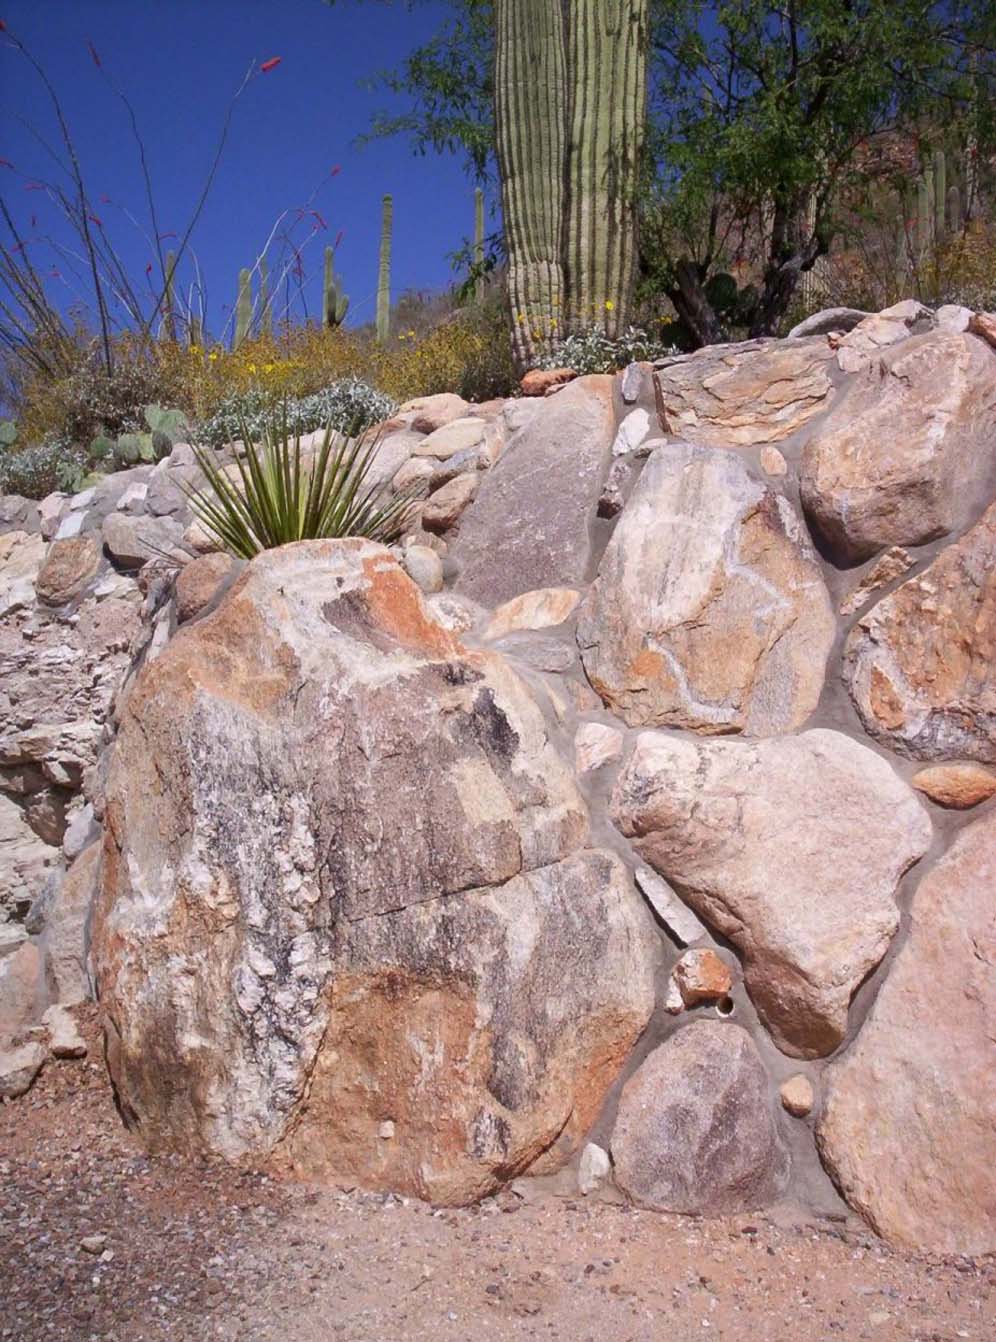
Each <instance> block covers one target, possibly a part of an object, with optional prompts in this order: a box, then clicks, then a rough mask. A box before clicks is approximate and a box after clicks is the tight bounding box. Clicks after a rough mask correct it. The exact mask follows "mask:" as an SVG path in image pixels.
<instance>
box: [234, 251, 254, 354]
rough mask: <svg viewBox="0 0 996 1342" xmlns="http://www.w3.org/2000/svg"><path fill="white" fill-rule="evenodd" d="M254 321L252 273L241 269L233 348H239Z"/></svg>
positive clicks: (236, 302)
mask: <svg viewBox="0 0 996 1342" xmlns="http://www.w3.org/2000/svg"><path fill="white" fill-rule="evenodd" d="M251 321H252V275H251V273H250V272H249V271H248V270H245V269H243V270H240V271H239V292H238V297H237V298H236V300H235V340H234V341H233V343H232V348H233V349H238V348H239V346H240V345H241V344H242V342H243V341H244V340H245V338H246V337H247V336H248V334H249V325H250V322H251Z"/></svg>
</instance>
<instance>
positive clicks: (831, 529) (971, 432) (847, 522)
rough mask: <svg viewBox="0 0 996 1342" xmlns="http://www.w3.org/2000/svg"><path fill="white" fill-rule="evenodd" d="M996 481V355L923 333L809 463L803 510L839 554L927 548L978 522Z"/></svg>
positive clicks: (834, 413) (948, 335)
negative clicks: (892, 547) (899, 547)
mask: <svg viewBox="0 0 996 1342" xmlns="http://www.w3.org/2000/svg"><path fill="white" fill-rule="evenodd" d="M994 483H996V358H994V357H993V352H992V350H991V349H989V348H988V347H987V346H986V344H985V342H984V341H982V340H979V339H978V338H977V337H976V336H972V335H962V334H960V333H958V332H957V331H950V330H938V331H930V332H928V333H926V334H925V335H919V336H912V337H911V338H909V339H907V340H904V341H903V342H902V343H901V344H898V345H896V346H895V347H894V348H892V349H887V350H886V351H885V352H884V353H883V354H882V355H881V357H879V358H877V359H875V360H874V361H873V364H872V366H871V367H870V368H869V369H868V371H867V372H865V373H863V374H861V375H859V376H856V377H855V378H854V380H853V381H852V383H851V386H850V388H849V390H848V391H847V392H846V394H845V395H843V396H842V397H841V399H840V400H839V401H837V403H836V404H835V405H834V407H833V409H832V410H831V411H830V413H829V414H828V415H827V417H826V419H825V420H824V421H823V422H822V423H821V424H820V425H818V426H817V427H816V428H815V429H814V431H813V434H812V437H811V438H810V439H809V442H808V443H807V445H806V448H805V451H804V453H803V457H802V466H801V472H800V485H801V491H802V501H803V506H804V508H805V510H806V513H807V515H808V517H809V518H810V521H811V522H812V523H813V526H814V527H815V528H816V530H817V531H818V532H819V533H820V535H821V536H822V537H823V540H824V542H825V543H826V545H827V546H828V547H829V548H830V549H831V550H832V551H833V553H834V554H835V555H836V556H837V557H838V558H840V559H842V560H844V561H845V562H848V563H852V562H857V561H859V560H862V559H867V558H869V557H870V556H871V555H873V554H875V553H877V551H879V550H882V549H884V548H885V547H886V546H888V545H923V544H925V543H926V542H927V541H931V540H935V539H936V538H937V537H939V536H946V535H947V534H948V533H949V532H951V531H952V530H954V529H956V528H957V527H959V526H964V525H965V523H966V522H968V521H969V520H970V519H971V518H972V517H973V516H975V515H977V514H978V512H979V511H980V509H981V507H982V506H983V504H984V503H985V502H986V499H987V497H988V496H989V495H990V494H991V491H992V488H993V485H994Z"/></svg>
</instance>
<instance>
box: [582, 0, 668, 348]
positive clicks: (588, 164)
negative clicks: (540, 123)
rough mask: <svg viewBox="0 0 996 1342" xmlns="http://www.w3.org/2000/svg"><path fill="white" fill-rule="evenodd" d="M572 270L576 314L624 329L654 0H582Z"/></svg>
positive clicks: (585, 322)
mask: <svg viewBox="0 0 996 1342" xmlns="http://www.w3.org/2000/svg"><path fill="white" fill-rule="evenodd" d="M571 14H572V19H571V24H570V33H569V45H568V67H569V69H570V70H571V71H572V98H571V121H570V133H569V138H568V146H567V219H566V221H565V230H564V238H565V248H564V279H565V283H566V287H567V291H568V322H569V324H570V325H571V326H572V327H573V328H575V329H577V328H583V327H587V326H591V325H593V324H595V325H598V326H601V328H602V329H603V330H604V331H605V333H606V334H607V335H609V336H615V335H617V334H618V333H619V331H620V330H621V329H622V327H623V326H624V325H625V323H626V321H627V320H628V315H629V314H628V307H629V302H630V297H631V294H632V289H633V279H634V275H635V269H636V189H637V175H638V170H639V161H640V152H641V148H642V141H643V127H644V121H645V110H646V90H647V68H646V59H647V57H646V53H647V25H648V21H649V20H648V0H575V2H574V4H573V5H572V6H571Z"/></svg>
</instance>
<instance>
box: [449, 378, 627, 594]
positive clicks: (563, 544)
mask: <svg viewBox="0 0 996 1342" xmlns="http://www.w3.org/2000/svg"><path fill="white" fill-rule="evenodd" d="M614 381H615V380H614V378H612V377H610V376H608V375H601V374H599V375H595V376H591V377H582V378H578V379H577V381H575V382H571V383H570V384H569V385H568V386H566V387H564V389H563V390H562V391H558V392H557V394H556V396H552V397H550V398H549V399H544V400H539V401H536V402H530V403H528V405H527V408H526V409H524V410H521V411H520V410H519V409H518V407H516V406H515V403H512V407H510V409H511V410H512V411H513V412H514V414H515V415H516V416H518V418H519V421H520V422H519V423H518V427H515V428H512V429H511V432H510V433H509V436H508V440H507V445H506V447H505V450H504V452H503V454H502V456H501V458H500V460H499V461H498V463H497V464H496V465H495V467H494V468H493V469H492V470H490V471H488V472H487V473H486V474H485V475H484V476H483V477H482V479H481V483H480V488H479V491H478V494H477V498H476V499H475V500H474V503H473V504H472V506H471V507H470V508H469V509H468V510H467V512H466V513H465V514H464V515H463V517H462V518H461V520H460V532H459V535H458V536H457V537H456V539H455V540H454V541H453V542H452V544H451V547H450V557H451V558H452V559H453V560H454V562H455V564H456V565H457V567H458V570H459V571H458V576H457V581H456V590H457V591H458V592H462V593H464V594H465V595H466V596H469V597H471V598H472V599H473V600H474V601H479V602H480V603H481V604H482V605H485V606H496V605H498V604H500V603H501V602H504V601H508V600H510V599H511V598H512V597H514V596H518V595H519V594H520V593H522V592H529V591H532V590H534V589H536V588H540V587H572V586H577V585H578V584H580V583H582V582H584V581H585V580H586V578H587V576H588V562H589V554H590V538H589V526H590V523H591V522H592V521H593V520H594V518H595V512H596V507H597V504H598V497H599V494H600V492H601V487H602V481H603V479H604V476H605V474H606V472H607V471H608V468H609V464H610V460H611V450H612V439H613V434H614V430H615V413H614V410H613V386H614ZM508 413H509V412H508V410H507V411H506V415H507V414H508Z"/></svg>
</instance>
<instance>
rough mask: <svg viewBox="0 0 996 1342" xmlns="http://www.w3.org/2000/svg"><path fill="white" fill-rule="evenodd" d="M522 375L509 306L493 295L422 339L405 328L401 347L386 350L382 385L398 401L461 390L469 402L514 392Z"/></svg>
mask: <svg viewBox="0 0 996 1342" xmlns="http://www.w3.org/2000/svg"><path fill="white" fill-rule="evenodd" d="M517 383H518V379H517V378H516V375H515V367H514V365H513V363H512V345H511V341H510V339H509V334H508V325H507V322H506V318H505V310H504V307H503V306H502V304H501V303H500V301H498V300H497V299H489V300H488V301H487V302H486V303H483V304H481V305H480V306H479V307H477V306H472V307H466V308H461V309H458V310H457V311H456V312H455V313H453V314H452V315H451V316H449V317H448V318H446V320H444V321H443V322H441V323H440V324H439V325H438V326H436V327H434V328H433V329H432V330H430V331H429V332H428V333H427V334H425V335H424V336H421V337H419V335H418V333H417V332H416V331H414V330H411V331H404V330H402V331H399V333H398V337H397V347H396V348H395V349H393V350H391V351H389V352H387V353H386V355H385V356H384V359H383V365H382V367H381V369H380V374H379V385H381V386H382V387H383V388H384V390H385V391H387V392H389V393H390V394H391V395H392V396H394V397H395V398H396V399H397V400H398V401H407V400H410V399H412V398H413V397H415V396H430V395H432V394H433V393H434V392H439V391H455V392H457V393H458V394H459V395H461V396H463V397H464V398H465V399H466V400H468V401H487V400H490V399H491V398H492V397H495V396H508V395H511V394H512V393H513V392H514V391H515V390H516V388H517Z"/></svg>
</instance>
